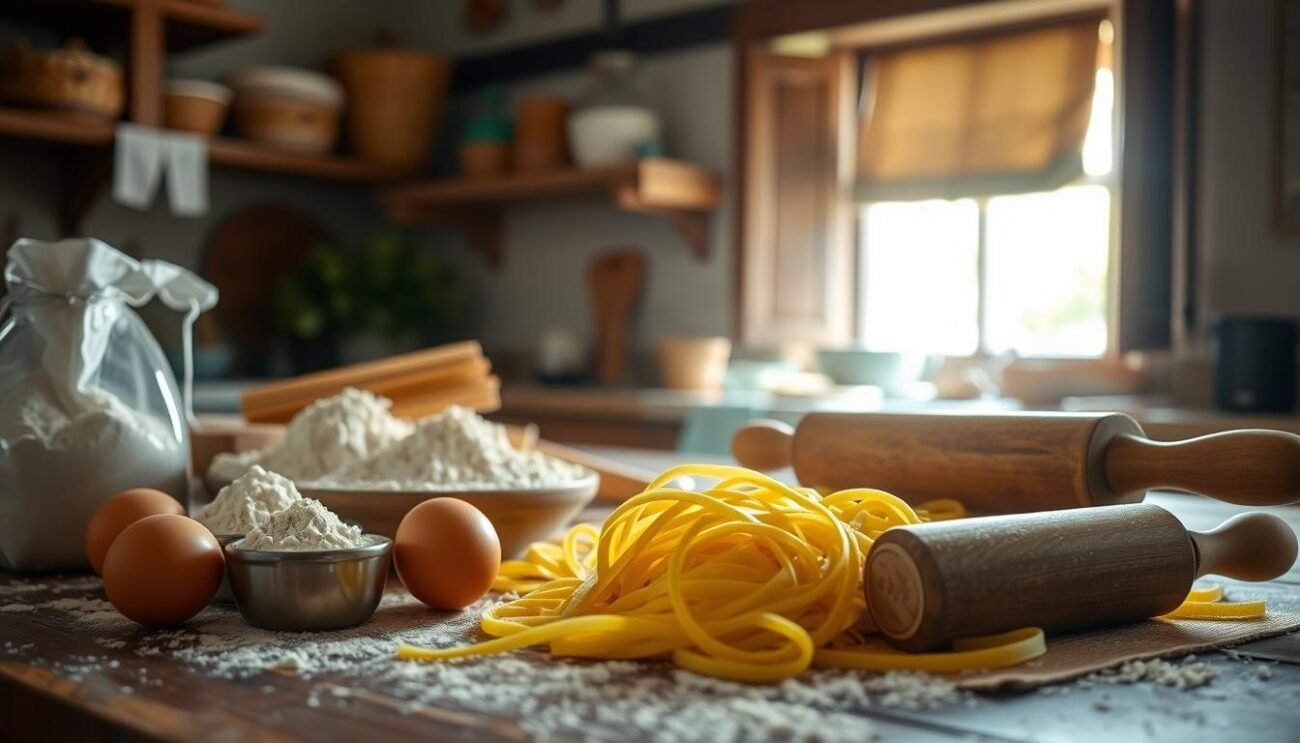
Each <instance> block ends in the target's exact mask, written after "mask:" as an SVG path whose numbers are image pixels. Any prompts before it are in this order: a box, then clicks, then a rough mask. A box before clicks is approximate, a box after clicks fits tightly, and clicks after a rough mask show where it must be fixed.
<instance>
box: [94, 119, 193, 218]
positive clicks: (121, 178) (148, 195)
mask: <svg viewBox="0 0 1300 743" xmlns="http://www.w3.org/2000/svg"><path fill="white" fill-rule="evenodd" d="M164 171H166V173H167V196H168V200H169V202H170V205H171V210H172V213H173V214H176V215H178V216H184V217H195V216H202V215H204V214H206V213H207V211H208V147H207V143H206V141H205V140H204V139H203V137H200V136H198V135H196V134H184V133H177V132H167V131H162V130H159V129H154V128H152V127H147V126H139V125H136V124H119V125H118V127H117V137H116V151H115V153H114V161H113V200H114V201H116V202H117V203H119V204H123V205H125V206H129V207H131V208H133V209H140V210H142V211H143V210H145V209H148V208H149V207H150V206H151V205H152V204H153V200H154V195H155V194H156V193H157V191H158V184H159V182H160V181H161V180H162V177H163V172H164Z"/></svg>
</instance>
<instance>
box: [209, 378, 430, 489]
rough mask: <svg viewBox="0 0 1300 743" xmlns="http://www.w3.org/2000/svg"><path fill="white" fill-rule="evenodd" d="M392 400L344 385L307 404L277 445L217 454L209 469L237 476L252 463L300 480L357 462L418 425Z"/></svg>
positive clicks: (219, 475) (226, 476)
mask: <svg viewBox="0 0 1300 743" xmlns="http://www.w3.org/2000/svg"><path fill="white" fill-rule="evenodd" d="M392 406H393V403H392V401H391V400H389V399H388V398H386V397H380V396H379V395H376V394H374V393H372V392H367V391H365V390H358V389H354V388H352V387H348V388H345V389H344V390H343V391H342V392H340V393H339V394H337V395H334V396H333V397H326V398H322V399H320V400H317V401H316V402H314V403H312V404H311V405H308V406H307V407H306V408H303V410H302V411H301V412H299V413H298V414H297V415H295V416H294V417H293V420H292V421H291V422H290V423H289V426H288V428H287V429H286V430H285V435H284V440H282V441H281V442H280V443H279V444H276V445H275V446H271V447H268V448H266V449H259V450H256V451H251V452H241V453H239V454H219V455H217V457H216V458H215V459H213V461H212V467H211V469H210V472H211V473H212V474H213V475H214V476H216V477H217V478H220V479H234V478H237V477H239V476H240V475H242V474H244V473H245V472H247V471H248V469H249V467H251V466H253V465H254V464H260V465H261V466H262V467H263V468H265V469H267V470H271V471H272V472H278V473H280V474H281V475H284V476H285V477H288V478H290V479H292V480H297V481H299V482H302V481H307V480H316V479H319V478H321V477H323V476H325V475H326V474H328V473H330V472H332V471H334V470H336V469H338V468H339V467H341V466H344V465H346V464H347V463H350V462H357V461H360V460H363V459H365V458H366V457H368V456H370V455H372V454H374V453H375V452H377V451H379V450H381V449H383V448H384V447H386V446H388V445H390V444H392V443H393V442H395V441H399V440H401V439H404V438H406V437H407V436H409V435H410V434H411V431H412V429H413V428H414V426H413V425H412V424H411V423H410V422H408V421H405V420H402V419H401V418H397V417H394V416H393V414H392V412H390V409H391V408H392Z"/></svg>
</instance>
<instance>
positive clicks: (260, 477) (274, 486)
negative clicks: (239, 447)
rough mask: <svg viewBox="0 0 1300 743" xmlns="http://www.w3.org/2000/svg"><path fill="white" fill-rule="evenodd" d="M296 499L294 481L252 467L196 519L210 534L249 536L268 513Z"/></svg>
mask: <svg viewBox="0 0 1300 743" xmlns="http://www.w3.org/2000/svg"><path fill="white" fill-rule="evenodd" d="M299 500H302V495H301V494H299V493H298V488H297V487H295V486H294V484H293V480H290V479H289V478H287V477H284V476H283V475H279V474H276V473H275V472H268V471H267V470H265V469H262V467H261V466H260V465H256V464H255V465H253V467H252V469H250V470H249V471H248V472H245V473H244V474H243V475H242V476H240V477H239V479H237V480H235V481H234V482H232V483H230V484H229V485H227V486H226V487H224V488H222V489H221V492H219V493H217V497H216V498H214V499H213V500H212V502H211V503H209V504H208V505H207V506H205V507H204V508H203V510H202V511H200V512H199V515H198V517H197V518H198V521H199V522H200V523H202V524H203V525H204V526H206V527H208V528H209V529H211V530H212V533H213V534H248V533H249V532H250V531H252V529H253V528H254V527H256V526H258V525H259V524H262V523H263V522H265V521H266V519H267V518H268V517H270V515H271V514H273V513H275V512H276V511H281V510H283V509H285V508H288V507H289V506H290V505H292V504H293V503H295V502H296V501H299Z"/></svg>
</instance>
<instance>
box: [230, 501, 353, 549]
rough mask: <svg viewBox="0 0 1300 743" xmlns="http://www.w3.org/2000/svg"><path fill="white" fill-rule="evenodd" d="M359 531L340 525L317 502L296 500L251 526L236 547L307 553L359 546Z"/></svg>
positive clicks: (340, 522)
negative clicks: (309, 551)
mask: <svg viewBox="0 0 1300 743" xmlns="http://www.w3.org/2000/svg"><path fill="white" fill-rule="evenodd" d="M364 544H365V541H364V540H363V538H362V535H361V529H360V528H358V527H355V526H352V525H351V524H345V523H343V522H342V521H341V520H340V519H339V517H338V516H336V515H334V512H333V511H331V510H329V509H328V508H326V507H325V506H324V505H323V504H321V502H320V501H318V500H314V499H312V498H299V499H298V500H296V501H294V502H293V503H290V504H289V506H288V507H287V508H285V509H283V510H280V511H276V512H275V513H273V514H271V515H270V516H268V517H267V519H266V520H265V521H263V522H262V523H261V524H260V525H259V526H255V527H253V528H252V529H251V530H249V532H248V536H246V537H244V539H243V541H241V542H239V546H240V547H243V548H244V549H250V550H264V551H308V550H336V549H350V548H353V547H361V546H363V545H364Z"/></svg>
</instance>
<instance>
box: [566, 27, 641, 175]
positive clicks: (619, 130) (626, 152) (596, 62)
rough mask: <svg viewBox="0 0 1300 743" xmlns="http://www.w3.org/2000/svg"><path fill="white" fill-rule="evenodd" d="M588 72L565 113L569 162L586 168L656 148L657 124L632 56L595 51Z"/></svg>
mask: <svg viewBox="0 0 1300 743" xmlns="http://www.w3.org/2000/svg"><path fill="white" fill-rule="evenodd" d="M591 72H592V77H593V82H592V87H591V89H590V90H589V91H588V92H587V93H586V95H584V96H583V97H582V98H581V99H579V101H578V103H577V108H576V110H575V111H574V112H573V115H572V116H570V117H569V139H570V141H571V143H572V147H573V159H574V161H575V162H576V163H577V164H578V165H579V166H580V167H584V168H590V167H596V166H600V165H610V164H614V163H620V162H627V161H629V160H635V159H636V158H637V157H639V156H640V155H642V154H643V153H646V152H662V151H663V124H662V121H661V119H660V117H659V114H658V112H656V111H655V110H654V109H653V108H651V107H650V105H649V104H648V103H646V100H645V97H644V96H643V95H641V93H640V92H639V91H638V90H637V88H636V85H635V72H636V57H635V56H634V55H633V54H632V53H631V52H622V51H609V52H600V53H598V54H595V55H593V56H592V60H591Z"/></svg>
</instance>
